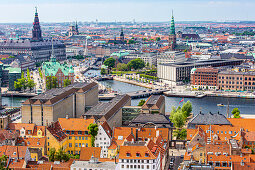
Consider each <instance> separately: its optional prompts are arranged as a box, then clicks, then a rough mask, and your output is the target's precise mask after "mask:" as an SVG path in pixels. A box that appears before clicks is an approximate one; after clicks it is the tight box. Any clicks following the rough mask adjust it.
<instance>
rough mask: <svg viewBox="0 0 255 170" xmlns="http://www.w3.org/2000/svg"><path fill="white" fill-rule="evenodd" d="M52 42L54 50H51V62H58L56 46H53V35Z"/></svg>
mask: <svg viewBox="0 0 255 170" xmlns="http://www.w3.org/2000/svg"><path fill="white" fill-rule="evenodd" d="M51 44H52V50H51V56H50V61H51V62H56V56H55V54H54V46H53V37H52V39H51Z"/></svg>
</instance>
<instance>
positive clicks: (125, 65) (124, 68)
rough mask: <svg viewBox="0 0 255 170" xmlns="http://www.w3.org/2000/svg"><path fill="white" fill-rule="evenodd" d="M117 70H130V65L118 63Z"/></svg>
mask: <svg viewBox="0 0 255 170" xmlns="http://www.w3.org/2000/svg"><path fill="white" fill-rule="evenodd" d="M117 70H118V71H128V70H129V69H128V65H127V64H125V63H118V64H117Z"/></svg>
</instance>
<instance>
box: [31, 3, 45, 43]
mask: <svg viewBox="0 0 255 170" xmlns="http://www.w3.org/2000/svg"><path fill="white" fill-rule="evenodd" d="M32 40H34V41H42V40H43V39H42V31H41V27H40V22H39V18H38V12H37V7H35V19H34V23H33V30H32Z"/></svg>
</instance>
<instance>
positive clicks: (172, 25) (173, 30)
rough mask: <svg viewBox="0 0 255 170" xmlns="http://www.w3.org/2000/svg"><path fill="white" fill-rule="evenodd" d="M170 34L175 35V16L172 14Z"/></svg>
mask: <svg viewBox="0 0 255 170" xmlns="http://www.w3.org/2000/svg"><path fill="white" fill-rule="evenodd" d="M170 35H175V24H174V16H172V20H171V26H170Z"/></svg>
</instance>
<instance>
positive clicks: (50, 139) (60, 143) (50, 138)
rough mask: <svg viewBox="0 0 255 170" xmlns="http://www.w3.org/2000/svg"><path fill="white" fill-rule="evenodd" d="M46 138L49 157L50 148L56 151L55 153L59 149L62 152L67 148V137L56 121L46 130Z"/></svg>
mask: <svg viewBox="0 0 255 170" xmlns="http://www.w3.org/2000/svg"><path fill="white" fill-rule="evenodd" d="M46 137H47V140H46V149H47V155H49V151H50V149H51V148H54V149H56V151H57V150H59V149H60V148H63V150H65V149H66V148H67V135H66V134H65V133H64V131H63V130H62V128H61V126H60V124H59V122H58V121H57V122H55V123H52V124H50V125H49V126H48V127H47V128H46Z"/></svg>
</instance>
